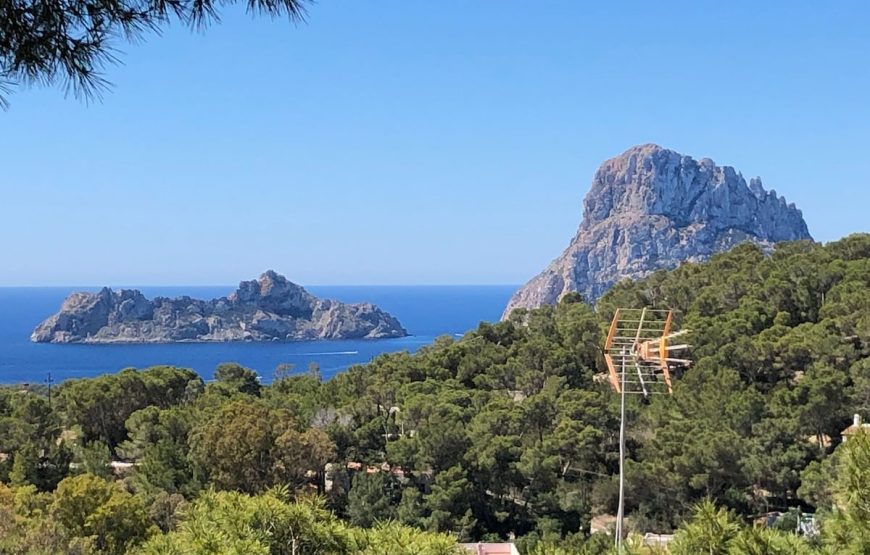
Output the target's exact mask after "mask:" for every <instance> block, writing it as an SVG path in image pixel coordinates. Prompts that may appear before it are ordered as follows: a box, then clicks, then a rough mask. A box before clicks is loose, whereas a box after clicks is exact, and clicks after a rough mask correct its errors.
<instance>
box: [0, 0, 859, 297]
mask: <svg viewBox="0 0 870 555" xmlns="http://www.w3.org/2000/svg"><path fill="white" fill-rule="evenodd" d="M593 4H594V5H593ZM868 17H870V3H867V2H848V1H843V2H830V3H821V2H716V3H714V2H672V1H657V2H596V3H591V2H589V3H587V2H576V1H573V0H566V1H555V0H552V1H548V2H534V3H531V2H527V1H520V0H503V1H498V2H496V1H494V0H481V1H475V2H468V1H460V0H448V1H444V2H425V1H422V0H379V1H359V0H341V1H340V0H335V1H329V0H321V1H320V2H318V3H317V4H314V5H312V6H311V7H310V8H309V12H308V19H307V21H306V22H305V23H300V24H293V23H290V22H288V21H286V20H283V19H282V20H270V19H268V18H254V17H252V16H249V15H248V14H246V13H245V12H244V9H243V7H242V6H238V7H235V8H230V9H228V10H226V11H225V12H224V13H223V21H222V23H221V24H220V25H218V26H215V27H212V28H210V29H208V30H207V31H205V32H202V33H201V32H191V31H190V30H188V29H186V28H184V27H183V26H180V25H177V24H176V25H174V26H173V27H171V28H170V29H168V30H167V31H166V32H165V33H163V35H162V36H150V37H148V38H147V40H146V41H144V42H143V43H141V44H135V45H118V46H119V48H120V50H121V52H122V53H121V59H122V60H123V64H122V65H117V66H112V67H109V68H108V69H107V71H106V77H107V78H108V79H109V80H110V81H111V82H112V83H113V88H112V90H111V91H110V92H108V93H107V94H106V95H105V96H104V98H103V100H102V101H100V102H95V103H90V104H88V103H85V102H83V101H81V100H77V99H75V98H71V97H70V98H67V97H65V96H64V94H63V91H62V90H59V89H57V88H29V89H19V90H17V91H15V93H14V94H13V95H12V96H11V97H10V98H9V100H10V101H11V107H10V108H9V109H8V110H7V111H5V112H0V168H2V169H0V285H34V286H42V285H100V284H110V285H132V284H136V285H146V284H148V285H157V284H178V285H182V284H183V285H193V284H232V283H236V282H238V281H240V280H242V279H249V278H252V277H255V276H257V275H259V274H260V273H261V272H262V271H264V270H266V269H269V268H273V269H275V270H277V271H279V272H281V273H284V274H285V275H287V276H288V278H290V279H291V280H293V281H296V282H298V283H302V284H321V285H323V284H519V283H522V282H525V281H526V280H527V279H529V278H531V277H532V276H533V275H535V274H536V273H537V272H539V271H540V270H542V269H543V268H544V267H545V266H546V265H547V264H548V263H549V262H550V261H551V260H552V259H553V258H555V257H556V256H557V255H558V254H559V253H560V252H561V251H562V250H563V249H564V248H565V247H566V246H567V245H568V242H569V240H570V238H571V237H572V236H573V234H574V232H575V231H576V229H577V226H578V224H579V223H580V217H581V210H582V198H583V196H584V195H585V194H586V192H587V190H588V188H589V185H590V182H591V178H592V175H593V173H594V172H595V169H596V168H597V167H598V165H599V164H600V163H601V162H602V161H603V160H605V159H607V158H610V157H612V156H615V155H617V154H619V153H620V152H622V151H624V150H625V149H627V148H628V147H630V146H632V145H635V144H640V143H647V142H654V143H658V144H660V145H662V146H665V147H668V148H672V149H675V150H677V151H679V152H682V153H684V154H687V155H691V156H693V157H695V158H701V157H710V158H712V159H713V160H715V161H716V162H717V163H719V164H727V165H732V166H734V167H736V168H737V169H738V170H739V171H741V172H742V173H743V175H744V176H745V177H746V178H747V179H748V178H749V177H751V176H756V175H758V176H761V177H762V180H763V182H764V184H765V186H766V187H767V188H774V189H776V191H777V192H778V193H780V194H782V195H784V196H785V197H786V198H787V199H788V200H789V201H790V202H795V203H796V204H797V206H798V207H799V208H801V209H802V210H803V213H804V217H805V219H806V221H807V223H808V226H809V229H810V232H811V233H812V234H813V236H814V237H815V239H816V240H819V241H831V240H835V239H837V238H840V237H842V236H844V235H847V234H849V233H852V232H857V231H870V225H868V222H870V218H868V215H867V214H868V212H867V206H868V205H870V187H868V183H870V156H868V155H867V148H868V147H867V137H868V131H870V101H868V99H870V56H868V54H870V33H867V31H866V22H867V21H868Z"/></svg>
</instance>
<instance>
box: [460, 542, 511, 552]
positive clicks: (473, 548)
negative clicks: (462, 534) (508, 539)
mask: <svg viewBox="0 0 870 555" xmlns="http://www.w3.org/2000/svg"><path fill="white" fill-rule="evenodd" d="M461 545H462V547H464V548H465V549H467V550H468V551H469V553H472V554H473V555H520V552H519V551H517V548H516V546H515V545H514V544H512V543H463V544H461Z"/></svg>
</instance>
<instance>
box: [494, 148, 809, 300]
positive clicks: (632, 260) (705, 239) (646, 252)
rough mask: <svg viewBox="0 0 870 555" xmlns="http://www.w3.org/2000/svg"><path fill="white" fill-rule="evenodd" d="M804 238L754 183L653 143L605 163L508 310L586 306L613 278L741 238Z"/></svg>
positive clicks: (705, 253)
mask: <svg viewBox="0 0 870 555" xmlns="http://www.w3.org/2000/svg"><path fill="white" fill-rule="evenodd" d="M798 239H811V237H810V234H809V231H808V230H807V225H806V223H805V222H804V219H803V216H802V215H801V211H800V210H798V209H797V208H796V207H795V206H794V204H789V203H787V202H786V200H785V198H783V197H780V196H777V194H776V191H773V190H770V191H765V190H764V187H763V186H762V184H761V180H760V179H759V178H755V179H751V180H750V181H749V184H747V183H746V181H745V180H744V179H743V176H742V175H740V173H738V172H737V171H736V170H735V169H734V168H732V167H730V166H717V165H716V164H715V163H714V162H713V161H712V160H710V159H709V158H703V159H701V160H694V159H693V158H691V157H689V156H684V155H682V154H680V153H678V152H674V151H673V150H668V149H665V148H662V147H660V146H658V145H653V144H647V145H641V146H635V147H632V148H630V149H628V150H627V151H625V152H624V153H622V154H621V155H619V156H617V157H616V158H612V159H610V160H607V161H606V162H604V163H603V164H601V167H599V168H598V171H597V172H595V177H594V178H593V180H592V188H591V189H590V190H589V193H588V194H587V195H586V198H585V199H584V201H583V220H582V222H581V223H580V228H579V229H578V230H577V233H576V235H574V238H573V239H572V240H571V243H570V244H569V245H568V248H567V249H565V251H564V252H563V253H562V254H561V255H560V256H559V257H558V258H557V259H555V260H554V261H553V262H552V263H550V265H549V266H547V268H546V269H545V270H544V271H543V272H541V273H540V274H538V275H537V276H535V277H534V278H533V279H532V280H531V281H529V282H528V283H526V284H525V285H524V286H523V287H522V288H520V289H519V290H518V291H517V292H516V293H514V295H513V297H512V298H511V299H510V301H509V303H508V306H507V308H506V309H505V312H504V316H503V317H507V316H508V314H510V312H511V311H512V310H513V309H514V308H520V307H522V308H536V307H539V306H542V305H546V304H554V303H556V302H557V301H558V300H559V299H560V298H561V297H562V296H563V295H565V294H566V293H569V292H578V293H580V294H582V295H583V297H584V298H585V299H586V300H588V301H590V302H594V301H595V300H597V299H598V298H599V297H600V296H601V295H602V294H604V292H605V291H607V289H609V288H610V287H611V286H612V285H613V284H615V283H616V282H618V281H620V280H622V279H625V278H631V279H638V278H642V277H645V276H647V275H649V274H651V273H652V272H654V271H656V270H660V269H670V268H674V267H676V266H678V265H679V264H680V263H682V262H686V261H688V262H698V261H702V260H705V259H707V258H709V257H710V256H711V255H713V254H715V253H717V252H722V251H726V250H729V249H730V248H731V247H733V246H735V245H737V244H739V243H742V242H744V241H751V242H753V243H756V244H759V245H760V246H762V248H765V249H769V248H770V247H772V246H773V244H774V243H777V242H780V241H793V240H798Z"/></svg>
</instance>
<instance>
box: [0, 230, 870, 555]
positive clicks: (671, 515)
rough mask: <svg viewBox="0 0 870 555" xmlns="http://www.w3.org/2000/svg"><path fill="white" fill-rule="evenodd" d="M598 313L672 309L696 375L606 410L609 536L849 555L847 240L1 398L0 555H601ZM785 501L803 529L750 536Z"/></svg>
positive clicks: (854, 509)
mask: <svg viewBox="0 0 870 555" xmlns="http://www.w3.org/2000/svg"><path fill="white" fill-rule="evenodd" d="M617 306H628V307H641V306H654V307H661V308H665V307H667V308H673V309H676V310H678V311H679V319H680V322H679V323H680V325H681V326H682V327H684V328H689V329H691V330H692V333H691V336H690V338H691V339H690V342H691V343H692V345H693V348H692V357H693V358H694V359H695V360H696V364H694V365H693V366H692V367H691V368H690V369H689V370H688V371H686V372H685V374H684V375H683V376H682V377H680V379H678V380H677V383H676V385H675V389H674V395H673V396H672V397H665V396H660V397H655V398H653V399H652V400H651V401H646V400H643V399H640V398H633V399H632V402H631V404H630V406H629V418H630V421H629V427H628V432H629V439H628V447H629V459H630V460H629V462H628V470H627V473H628V484H627V506H628V512H629V522H628V525H629V529H630V530H633V531H637V532H646V531H662V532H664V531H671V530H674V529H675V528H676V527H677V526H680V528H679V531H678V533H677V539H676V541H675V543H674V545H673V548H672V552H674V553H697V552H701V551H703V552H705V553H747V552H757V553H800V552H803V551H801V550H805V551H806V552H812V550H815V549H821V548H824V549H828V550H829V551H832V552H852V553H863V552H867V549H868V545H870V543H868V542H870V539H868V534H867V532H866V530H868V529H870V509H868V507H867V501H866V500H867V499H868V498H870V483H868V482H870V475H868V473H870V471H868V468H870V464H868V462H870V461H868V459H870V439H868V438H866V437H862V436H860V435H859V436H856V437H855V438H854V439H853V440H850V441H848V442H846V443H845V444H843V445H840V443H841V436H840V432H841V430H843V429H844V428H846V427H847V426H848V425H849V424H850V423H851V416H852V414H853V413H861V414H864V415H865V416H866V415H870V356H868V355H870V236H868V235H855V236H851V237H848V238H846V239H843V240H842V241H839V242H836V243H831V244H828V245H826V246H821V245H815V244H811V243H808V242H801V243H791V244H784V245H781V246H779V247H777V249H776V250H775V252H774V253H773V254H772V255H770V256H765V255H764V254H763V253H762V252H760V251H759V250H758V248H757V247H755V246H752V245H749V244H746V245H742V246H739V247H738V248H736V249H734V250H732V251H731V252H729V253H727V254H723V255H719V256H716V257H714V258H713V260H711V261H710V262H708V263H705V264H700V265H697V264H686V265H684V266H682V267H680V268H679V269H677V270H674V271H671V272H659V273H656V274H654V275H652V276H651V277H649V278H648V279H645V280H642V281H639V282H634V283H632V282H626V283H621V284H619V285H617V286H616V287H615V288H613V290H611V291H610V292H609V293H608V294H607V295H606V296H605V297H604V298H603V299H602V300H601V301H600V302H599V303H598V305H597V307H596V310H593V309H592V308H590V307H589V306H588V305H586V304H584V303H583V302H581V299H579V298H578V297H576V296H569V297H568V298H566V299H565V300H563V302H562V303H560V305H559V306H557V307H545V308H542V309H539V310H534V311H530V312H526V311H516V312H514V314H513V315H512V317H511V319H510V320H509V321H507V322H501V323H497V324H487V323H484V324H481V325H480V326H479V327H478V329H476V330H474V331H472V332H470V333H468V334H466V335H465V336H464V337H463V338H461V339H460V340H453V339H451V338H446V337H445V338H441V339H439V340H437V341H436V342H434V343H433V344H431V345H429V346H427V347H425V348H423V349H421V350H420V351H419V352H418V353H417V354H415V355H410V354H407V353H395V354H389V355H383V356H380V357H378V358H376V359H375V360H373V361H372V362H371V363H369V364H367V365H364V366H358V367H354V368H352V369H350V370H348V371H347V372H345V373H343V374H341V375H339V376H337V377H335V378H333V379H332V380H329V381H322V380H320V378H319V375H318V373H317V370H316V368H311V369H309V371H308V372H307V373H305V374H301V375H300V374H297V373H293V372H292V371H290V369H288V368H286V367H285V368H280V369H279V370H278V371H277V372H276V375H275V377H274V380H273V382H272V384H271V385H268V386H264V385H261V384H260V383H259V381H258V380H257V377H256V374H255V373H254V372H253V371H251V370H248V369H246V368H242V367H240V366H238V365H235V364H225V365H222V366H221V367H219V368H218V370H217V372H216V380H215V381H213V382H210V383H207V384H206V383H203V382H202V380H201V379H200V378H198V377H197V376H196V375H195V374H194V373H192V372H190V371H187V370H183V369H179V368H171V367H157V368H150V369H147V370H143V371H136V370H132V369H130V370H124V371H122V372H119V373H117V374H114V375H106V376H102V377H99V378H94V379H85V380H74V381H70V382H66V383H64V384H62V385H61V386H60V387H59V388H58V389H57V392H56V395H53V396H52V400H51V404H49V401H48V399H47V398H46V397H45V396H44V395H43V394H42V392H33V391H28V390H21V389H16V388H7V389H4V390H0V453H3V455H0V481H3V482H5V483H6V484H8V486H0V553H55V552H58V553H61V552H62V553H67V552H68V553H123V552H127V551H138V552H141V553H149V554H150V553H185V554H188V553H189V554H200V553H203V554H205V553H360V552H362V553H397V554H400V553H405V552H409V553H410V552H413V553H418V552H420V553H433V554H435V553H450V552H451V551H452V550H453V549H454V547H455V542H456V540H460V541H476V540H483V539H497V538H509V537H516V538H518V539H517V542H518V543H519V544H520V546H521V548H523V549H526V550H528V551H529V552H532V553H539V554H544V553H559V552H565V553H601V552H604V551H605V550H606V549H608V548H609V545H610V541H609V540H607V539H606V538H605V537H599V536H598V535H595V536H592V537H591V538H589V537H588V532H589V524H590V521H591V518H592V517H593V516H594V515H607V514H613V513H614V512H615V504H616V493H617V487H616V480H615V475H616V473H617V470H618V466H617V453H618V441H617V440H618V404H617V402H618V398H617V396H616V395H614V394H613V393H612V392H611V391H610V390H609V388H608V386H607V385H606V382H602V381H601V380H599V379H597V378H596V376H597V375H598V374H600V373H601V370H602V361H601V344H602V341H603V331H604V330H605V329H606V326H607V322H608V320H609V318H610V316H611V315H612V312H613V310H614V309H615V307H617ZM110 461H125V462H129V463H133V464H132V466H129V467H124V466H123V465H117V464H115V466H114V467H113V466H110V464H109V463H110ZM798 509H799V510H802V511H805V512H806V511H809V512H813V511H816V510H818V514H819V516H820V518H819V520H820V522H821V528H822V533H821V535H820V536H819V537H817V538H815V539H813V540H812V541H810V540H808V539H804V538H800V537H798V536H795V535H794V534H791V533H790V532H789V533H787V532H782V531H778V530H775V529H758V528H756V527H753V526H749V525H748V523H749V522H750V521H751V519H752V517H753V516H757V515H762V514H765V513H767V512H769V511H772V510H778V511H783V512H786V511H789V510H791V511H792V513H794V512H795V511H796V510H798ZM786 520H787V519H783V521H786ZM792 524H794V521H792ZM791 528H792V529H793V528H794V526H791ZM756 545H758V546H760V545H764V546H767V547H766V548H765V549H766V550H753V549H755V548H754V547H753V546H756ZM402 546H404V547H402ZM759 549H760V548H759ZM560 550H562V551H560Z"/></svg>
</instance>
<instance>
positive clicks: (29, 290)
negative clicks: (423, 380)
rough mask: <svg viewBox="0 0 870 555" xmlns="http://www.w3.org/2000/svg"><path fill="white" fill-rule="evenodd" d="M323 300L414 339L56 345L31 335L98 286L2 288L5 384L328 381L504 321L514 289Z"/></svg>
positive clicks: (179, 291) (318, 291) (395, 290)
mask: <svg viewBox="0 0 870 555" xmlns="http://www.w3.org/2000/svg"><path fill="white" fill-rule="evenodd" d="M133 288H135V289H139V290H140V291H142V293H143V294H145V296H146V297H148V298H154V297H156V296H164V297H175V296H179V295H190V296H191V297H194V298H200V299H211V298H215V297H222V296H225V295H228V294H229V293H231V292H232V291H233V290H234V289H235V287H234V286H196V287H189V286H179V287H173V286H160V287H147V286H144V287H133ZM306 289H307V290H308V291H310V292H311V293H312V294H314V295H316V296H318V297H325V298H330V299H336V300H339V301H343V302H350V303H353V302H372V303H374V304H376V305H378V306H379V307H381V308H382V309H384V310H386V311H388V312H390V313H391V314H393V315H394V316H396V317H397V318H398V319H399V321H400V322H401V323H402V325H403V326H404V327H405V329H407V330H408V332H409V333H410V334H411V335H410V336H408V337H403V338H399V339H376V340H324V341H297V342H268V343H250V342H241V343H167V344H144V345H77V344H69V345H54V344H45V343H32V342H31V341H30V333H31V331H33V328H34V327H36V325H37V324H39V323H40V322H41V321H42V320H44V319H45V318H47V317H49V316H51V315H52V314H54V313H55V312H56V311H57V310H58V309H59V308H60V305H61V303H62V302H63V300H64V299H65V298H66V297H67V295H69V294H70V293H71V292H73V291H97V290H99V287H74V288H71V287H0V383H5V384H10V383H29V384H39V383H46V381H47V380H48V378H49V375H50V376H51V380H52V381H53V382H54V383H58V382H62V381H64V380H68V379H72V378H84V377H92V376H97V375H100V374H105V373H108V372H117V371H118V370H121V369H123V368H130V367H134V368H146V367H148V366H154V365H159V364H169V365H174V366H180V367H184V368H190V369H192V370H194V371H196V372H197V373H198V374H199V375H201V376H202V377H203V378H204V379H206V380H209V379H211V378H212V375H213V373H214V369H215V367H216V366H217V365H218V364H220V363H222V362H237V363H239V364H242V365H243V366H246V367H248V368H251V369H253V370H255V371H256V372H257V374H258V375H259V376H260V380H261V381H262V382H263V383H269V382H270V381H271V380H272V378H273V376H274V372H275V369H276V368H277V367H278V366H279V365H283V364H291V365H293V369H294V371H296V372H300V373H304V372H307V370H308V367H309V363H311V362H316V363H317V364H318V365H319V366H320V372H321V375H322V376H323V377H324V378H329V377H332V376H334V375H335V374H336V373H338V372H341V371H342V370H345V369H347V368H348V367H350V366H352V365H355V364H362V363H366V362H368V361H370V360H371V359H372V358H374V357H376V356H377V355H380V354H382V353H391V352H397V351H408V352H414V351H416V350H417V349H419V348H420V347H422V346H423V345H426V344H428V343H431V342H432V341H433V340H434V339H435V338H436V337H438V336H442V335H449V336H452V337H460V336H462V335H463V334H465V333H466V332H467V331H470V330H472V329H474V328H476V327H477V326H478V324H479V323H480V322H482V321H486V322H494V321H497V320H498V319H499V317H500V316H501V312H502V310H504V307H505V305H506V304H507V301H508V299H509V298H510V296H511V294H512V293H513V292H514V291H515V290H516V289H517V286H515V285H479V286H478V285H475V286H460V285H456V286H435V285H433V286H416V285H415V286H363V285H360V286H307V287H306Z"/></svg>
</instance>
